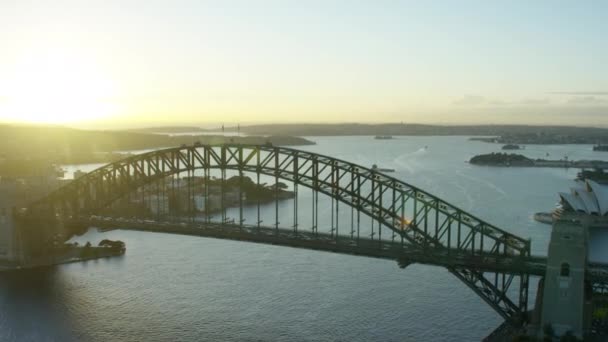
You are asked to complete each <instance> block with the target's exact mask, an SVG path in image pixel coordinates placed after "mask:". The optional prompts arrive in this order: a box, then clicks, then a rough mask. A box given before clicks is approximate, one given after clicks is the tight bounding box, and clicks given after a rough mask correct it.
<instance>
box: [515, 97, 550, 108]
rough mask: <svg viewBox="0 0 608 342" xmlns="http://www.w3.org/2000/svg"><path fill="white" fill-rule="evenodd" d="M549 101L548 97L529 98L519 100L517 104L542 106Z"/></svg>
mask: <svg viewBox="0 0 608 342" xmlns="http://www.w3.org/2000/svg"><path fill="white" fill-rule="evenodd" d="M550 102H551V101H549V99H534V98H529V99H523V100H521V101H520V103H519V104H522V105H527V106H542V105H548V104H549V103H550Z"/></svg>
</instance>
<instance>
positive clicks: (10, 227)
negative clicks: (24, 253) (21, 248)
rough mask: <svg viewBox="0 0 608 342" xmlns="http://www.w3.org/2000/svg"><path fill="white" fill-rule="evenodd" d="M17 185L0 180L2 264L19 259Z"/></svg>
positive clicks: (0, 256)
mask: <svg viewBox="0 0 608 342" xmlns="http://www.w3.org/2000/svg"><path fill="white" fill-rule="evenodd" d="M16 191H17V190H16V184H15V183H14V182H8V181H3V180H2V179H1V178H0V262H3V263H5V264H7V263H9V264H10V263H14V262H16V261H17V259H18V256H17V254H18V252H17V248H16V231H15V221H14V219H13V208H14V206H15V194H16Z"/></svg>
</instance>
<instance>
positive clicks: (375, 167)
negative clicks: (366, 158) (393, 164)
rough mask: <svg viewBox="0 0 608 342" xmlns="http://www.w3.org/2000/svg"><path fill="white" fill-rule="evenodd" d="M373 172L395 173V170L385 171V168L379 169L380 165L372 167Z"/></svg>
mask: <svg viewBox="0 0 608 342" xmlns="http://www.w3.org/2000/svg"><path fill="white" fill-rule="evenodd" d="M372 171H376V172H395V169H384V168H380V167H378V165H376V164H374V165H372Z"/></svg>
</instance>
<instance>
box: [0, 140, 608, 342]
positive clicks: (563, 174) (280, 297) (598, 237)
mask: <svg viewBox="0 0 608 342" xmlns="http://www.w3.org/2000/svg"><path fill="white" fill-rule="evenodd" d="M309 139H311V140H314V141H316V142H317V145H313V146H304V147H302V149H305V150H309V151H314V152H318V153H322V154H326V155H330V156H333V157H337V158H341V159H344V160H348V161H352V162H354V163H357V164H360V165H365V166H368V167H371V165H373V164H377V165H378V167H381V168H390V169H395V170H396V172H395V173H393V174H392V175H393V176H394V177H396V178H398V179H401V180H403V181H405V182H407V183H410V184H413V185H416V186H418V187H420V188H422V189H424V190H426V191H428V192H430V193H432V194H435V195H437V196H439V197H441V198H443V199H445V200H447V201H448V202H450V203H453V204H455V205H457V206H459V207H461V208H462V209H464V210H466V211H470V212H472V213H473V214H476V215H477V216H479V217H481V218H483V219H485V220H487V221H489V222H491V223H493V224H495V225H497V226H498V227H501V228H503V229H506V230H508V231H510V232H513V233H515V234H517V235H519V236H522V237H526V238H531V239H532V249H533V254H543V255H544V254H546V248H547V243H548V238H549V234H550V229H551V228H550V226H548V225H545V224H541V223H538V222H535V221H534V220H533V217H532V216H533V214H534V213H535V212H539V211H548V210H551V209H552V208H553V207H554V206H555V204H556V202H557V200H558V197H557V192H558V191H568V188H569V187H570V186H571V185H572V184H573V181H572V180H573V179H574V178H575V176H576V172H577V170H574V169H568V170H566V169H549V168H493V167H480V166H474V165H470V164H468V163H466V161H467V160H468V159H469V158H470V157H472V156H474V155H476V154H479V153H489V152H499V151H500V147H501V146H500V145H494V144H488V143H483V142H475V141H469V140H468V137H395V139H392V140H375V139H373V137H309ZM517 153H521V154H524V155H526V156H529V157H534V158H541V157H545V156H546V154H547V153H549V154H550V156H551V158H552V159H559V158H562V157H564V156H568V159H570V160H579V159H601V160H608V153H602V152H593V151H592V146H591V145H557V146H555V145H554V146H534V145H529V146H526V149H525V150H521V151H517ZM96 167H97V165H88V166H86V167H83V166H79V168H82V169H83V170H85V171H90V170H91V169H94V168H96ZM75 168H76V167H74V166H71V169H75ZM300 196H302V197H301V198H300V203H301V204H302V203H307V201H306V199H307V197H306V196H309V195H308V193H307V192H306V191H302V192H301V194H300ZM324 203H326V204H328V203H329V201H328V200H326V202H324ZM273 207H274V205H273ZM324 207H327V206H324ZM281 208H285V210H284V213H281V221H283V222H288V221H289V220H290V219H291V216H290V215H293V211H292V210H291V209H290V208H291V204H290V201H284V202H282V203H281ZM325 210H326V211H327V210H328V209H325ZM246 214H251V212H249V213H246ZM234 215H235V213H234V212H229V216H233V217H234ZM272 215H274V213H273V214H272ZM344 215H347V216H348V217H350V211H345V214H344ZM248 220H251V219H250V218H248ZM265 220H268V222H269V220H270V218H267V219H265ZM249 222H250V221H249ZM344 222H345V221H344ZM301 224H302V229H305V228H304V226H305V225H306V220H305V219H303V221H302V222H301ZM344 225H347V223H346V222H345V223H344ZM103 238H109V239H119V240H122V241H125V242H126V244H127V253H126V255H125V256H123V257H118V258H111V259H103V260H96V261H89V262H84V263H76V264H67V265H59V266H56V267H51V268H46V269H40V270H31V271H22V272H13V273H5V274H0V341H167V340H175V341H370V340H376V341H475V340H480V339H481V338H483V337H484V336H486V335H487V334H488V333H490V332H491V331H492V330H493V329H494V328H495V327H497V326H498V325H499V324H500V323H501V318H500V317H499V316H498V314H496V313H495V312H494V311H493V310H492V309H491V308H490V307H489V306H488V305H487V304H485V303H484V302H483V301H482V300H481V299H480V298H479V297H477V296H476V295H475V294H474V293H473V292H472V291H471V290H470V289H469V288H467V287H466V286H465V285H464V284H462V283H461V282H460V281H458V280H457V279H456V278H455V277H454V276H452V275H450V274H449V273H448V272H447V271H446V270H445V269H442V268H437V267H430V266H422V265H412V266H409V267H408V268H406V269H405V270H401V269H400V268H399V267H398V266H397V263H396V262H389V261H385V260H374V259H367V258H363V257H355V256H346V255H336V254H331V253H323V252H315V251H306V250H298V249H293V248H285V247H277V246H266V245H259V244H253V243H246V242H234V241H222V240H215V239H206V238H198V237H192V236H178V235H168V234H156V233H143V232H133V231H111V232H106V233H99V232H96V231H90V232H89V233H87V234H86V235H84V236H81V237H78V238H76V240H78V241H91V242H97V241H99V240H101V239H103ZM605 243H608V235H607V234H603V232H594V235H593V237H592V242H591V244H592V248H591V258H592V259H594V260H597V261H608V253H607V252H605V251H602V248H601V246H602V245H605ZM604 250H605V249H604ZM532 292H533V293H532V295H534V292H535V291H532ZM531 302H533V301H531Z"/></svg>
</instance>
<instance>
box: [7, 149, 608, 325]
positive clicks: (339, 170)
mask: <svg viewBox="0 0 608 342" xmlns="http://www.w3.org/2000/svg"><path fill="white" fill-rule="evenodd" d="M235 176H238V177H236V178H232V177H235ZM245 176H247V177H245ZM194 178H198V179H199V180H202V181H201V182H198V183H197V182H192V181H187V182H185V183H184V182H183V180H184V179H186V180H191V179H194ZM231 178H232V180H233V181H234V179H236V180H237V182H241V183H242V182H244V181H245V180H253V182H254V183H255V184H256V185H257V186H261V182H262V181H263V182H270V183H274V184H275V185H274V187H268V188H269V189H271V192H272V195H273V196H274V199H273V200H271V201H270V203H271V204H268V203H260V202H261V201H259V200H258V201H257V203H256V202H255V201H252V200H251V199H245V197H244V196H241V195H240V194H239V196H237V197H236V198H237V200H236V204H235V203H234V201H232V202H230V203H229V201H227V200H226V196H227V194H226V191H225V189H226V188H227V187H226V184H227V182H229V181H230V179H231ZM180 179H181V180H182V181H179V180H180ZM211 180H213V182H214V184H219V185H220V186H219V189H220V194H219V200H218V203H219V205H218V206H219V207H218V208H217V210H215V211H213V212H211V211H209V210H206V213H205V214H203V215H200V213H199V214H195V213H194V211H193V210H188V211H186V214H183V213H182V214H178V213H171V212H169V213H164V214H163V215H160V214H158V215H151V216H150V217H146V218H145V219H139V220H132V221H130V222H128V223H125V222H124V221H122V222H121V220H119V219H118V216H119V215H118V214H116V215H112V212H114V211H116V212H118V210H119V209H120V208H118V206H120V203H121V202H120V201H121V200H124V199H125V198H130V197H132V196H140V195H139V194H140V193H143V192H140V193H138V190H139V191H141V189H142V188H144V187H147V188H148V189H157V190H156V191H157V195H158V196H161V197H162V196H164V195H166V193H167V192H171V191H174V190H175V187H176V185H175V184H176V183H177V184H180V185H179V186H181V187H180V189H181V191H182V192H184V193H185V194H186V196H189V197H190V199H191V200H190V201H188V203H191V202H192V198H193V197H194V196H195V194H196V196H199V197H202V198H204V202H205V203H210V202H211V199H210V197H211V196H215V195H213V194H211V193H210V190H209V189H210V188H211V187H210V186H208V184H206V183H208V182H211ZM281 182H286V183H288V184H289V188H290V189H291V190H292V192H293V194H294V195H293V197H292V201H291V202H292V203H293V205H292V206H290V207H289V208H288V209H285V206H283V205H281V206H279V202H280V199H279V197H280V191H281V190H280V187H279V186H278V185H279V184H280V183H281ZM240 185H242V184H240ZM235 188H236V189H239V190H238V191H242V189H243V186H237V187H235ZM303 192H306V193H307V196H299V195H298V194H299V193H303ZM320 196H321V197H325V200H324V201H321V200H319V197H320ZM156 198H159V197H156ZM303 199H306V202H307V203H301V202H302V201H303ZM143 200H144V199H142V201H143ZM330 203H331V204H330ZM171 210H172V209H171ZM171 210H170V211H171ZM285 210H290V211H293V212H291V213H290V215H289V217H290V220H288V221H289V222H286V220H285V219H282V218H281V217H282V216H281V215H280V213H281V212H282V211H285ZM269 211H272V213H269ZM228 212H230V213H231V215H228ZM100 213H103V214H100ZM15 216H16V218H17V220H16V221H17V222H19V237H20V240H19V241H20V244H21V251H22V252H21V259H22V260H23V262H24V263H27V261H28V258H32V259H33V258H35V257H37V256H39V255H41V254H44V253H47V252H49V251H51V250H52V248H54V247H53V246H55V245H57V244H58V243H63V242H65V241H67V240H68V239H69V238H70V237H72V236H73V235H75V234H80V233H82V232H83V231H84V230H86V229H88V227H91V226H94V227H106V228H116V227H122V228H129V229H137V230H146V231H159V232H167V233H178V234H189V235H197V236H206V237H214V238H222V239H233V240H242V241H251V242H256V243H268V244H275V245H284V246H290V247H297V248H306V249H313V250H321V251H330V252H335V253H345V254H353V255H361V256H368V257H375V258H384V259H391V260H395V261H397V262H398V264H399V266H401V267H402V268H405V267H406V266H407V265H409V264H411V263H423V264H429V265H435V266H439V267H444V268H446V269H447V270H448V271H449V272H450V273H452V274H453V275H454V276H455V279H458V280H459V281H461V282H462V283H464V284H465V285H467V286H468V287H469V288H470V289H471V290H473V291H474V292H475V293H476V294H477V295H478V296H479V297H480V298H481V299H482V300H484V301H485V302H486V303H487V304H488V305H490V306H491V307H492V308H493V309H494V310H496V312H497V313H498V314H500V315H501V316H502V317H503V318H504V319H505V322H506V324H508V325H511V326H522V325H526V324H527V323H529V322H530V321H532V320H533V319H534V318H533V316H534V315H535V313H534V312H535V311H534V310H533V306H534V305H532V304H531V303H529V298H528V293H529V291H530V287H531V286H537V285H536V284H537V283H538V282H531V278H536V279H542V278H543V277H545V276H546V275H547V274H548V273H547V271H548V267H549V266H548V265H549V264H550V263H549V261H548V258H547V257H546V256H535V255H532V254H531V241H530V240H528V239H524V238H522V237H519V236H517V235H515V234H513V233H510V232H509V231H508V230H503V229H500V228H498V227H496V226H494V225H492V224H490V223H488V222H486V221H484V220H483V219H481V218H479V217H477V216H475V215H473V214H471V213H468V212H465V211H464V210H461V209H459V208H458V207H457V206H456V205H452V204H450V203H448V202H446V201H444V200H442V199H440V198H438V197H436V196H433V195H432V194H429V193H427V192H425V191H424V190H422V189H419V188H417V187H416V186H414V185H411V184H408V183H405V182H403V181H401V180H398V179H396V178H393V177H390V176H388V175H386V174H384V173H382V172H378V171H377V170H374V169H370V168H367V167H363V166H360V165H356V164H353V163H351V162H348V161H344V160H340V159H336V158H332V157H329V156H324V155H320V154H316V153H311V152H306V151H301V150H297V149H292V148H285V147H277V146H272V145H238V144H224V145H201V144H194V145H192V146H181V147H176V148H168V149H162V150H157V151H152V152H148V153H144V154H139V155H134V156H131V157H129V158H126V159H123V160H120V161H117V162H114V163H111V164H108V165H105V166H103V167H101V168H99V169H97V170H95V171H93V172H90V173H88V174H86V175H85V176H83V177H80V178H78V179H75V180H74V181H72V182H70V183H69V184H67V185H65V186H63V187H61V188H59V189H57V190H55V191H53V192H51V193H50V194H48V195H47V196H45V197H44V198H41V199H39V200H37V201H35V202H34V203H31V204H30V205H29V206H28V207H27V208H24V209H22V210H19V211H18V212H16V213H15ZM123 216H124V215H123ZM230 216H232V217H230ZM269 218H272V219H269ZM585 263H586V264H585V266H584V269H583V270H582V272H583V273H582V274H583V275H584V276H583V280H582V281H583V282H584V284H583V285H584V288H585V290H584V291H587V292H590V295H591V294H593V295H598V296H599V295H604V294H606V292H607V291H606V289H607V286H606V285H607V284H608V275H607V274H608V272H607V271H608V266H607V265H603V264H590V263H587V261H586V259H585ZM573 271H574V267H573ZM562 272H563V270H562ZM562 276H563V274H562ZM545 282H546V281H545ZM542 284H543V281H542V280H541V281H540V286H539V292H541V290H542V289H540V287H542ZM536 302H537V304H538V303H539V299H538V298H537V300H536ZM537 309H538V308H537ZM536 314H537V315H539V314H538V313H536Z"/></svg>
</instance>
